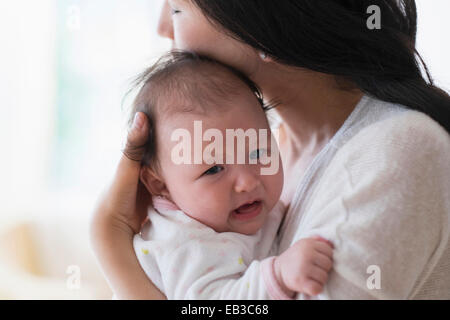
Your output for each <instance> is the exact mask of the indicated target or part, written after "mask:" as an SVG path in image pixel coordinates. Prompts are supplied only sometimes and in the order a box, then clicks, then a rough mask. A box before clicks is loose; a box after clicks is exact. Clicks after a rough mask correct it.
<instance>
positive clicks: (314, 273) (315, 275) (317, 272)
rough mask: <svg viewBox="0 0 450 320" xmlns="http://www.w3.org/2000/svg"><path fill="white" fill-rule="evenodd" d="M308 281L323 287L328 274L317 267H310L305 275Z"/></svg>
mask: <svg viewBox="0 0 450 320" xmlns="http://www.w3.org/2000/svg"><path fill="white" fill-rule="evenodd" d="M307 278H308V279H309V280H315V281H317V282H318V283H320V284H321V285H325V284H326V283H327V280H328V272H326V271H325V270H323V269H322V268H319V267H316V266H314V267H312V268H311V270H309V272H308V274H307Z"/></svg>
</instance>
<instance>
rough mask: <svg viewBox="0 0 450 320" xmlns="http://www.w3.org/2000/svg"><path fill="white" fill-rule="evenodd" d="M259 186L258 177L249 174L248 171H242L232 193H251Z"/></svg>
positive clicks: (251, 173)
mask: <svg viewBox="0 0 450 320" xmlns="http://www.w3.org/2000/svg"><path fill="white" fill-rule="evenodd" d="M260 184H261V181H260V180H259V177H258V176H256V175H255V173H253V172H250V170H242V171H241V172H240V173H239V174H238V176H237V178H236V182H235V184H234V191H236V192H238V193H239V192H251V191H253V190H255V189H256V188H258V186H259V185H260Z"/></svg>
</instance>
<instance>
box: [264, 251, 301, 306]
mask: <svg viewBox="0 0 450 320" xmlns="http://www.w3.org/2000/svg"><path fill="white" fill-rule="evenodd" d="M274 263H275V257H270V258H267V259H265V260H263V261H261V265H260V268H261V274H262V277H263V280H264V283H265V285H266V289H267V293H268V294H269V296H270V298H271V299H273V300H294V299H293V298H291V297H289V296H288V295H287V294H286V293H285V292H284V291H283V289H281V286H280V284H279V283H278V280H277V278H276V276H275V267H274Z"/></svg>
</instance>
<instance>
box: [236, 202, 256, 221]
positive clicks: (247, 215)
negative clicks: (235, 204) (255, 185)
mask: <svg viewBox="0 0 450 320" xmlns="http://www.w3.org/2000/svg"><path fill="white" fill-rule="evenodd" d="M261 209H262V202H261V201H259V200H257V201H253V202H252V203H247V204H244V205H242V206H240V207H239V208H237V209H235V210H234V211H233V216H234V217H235V218H236V219H239V220H247V219H251V218H254V217H256V216H257V215H259V214H260V213H261Z"/></svg>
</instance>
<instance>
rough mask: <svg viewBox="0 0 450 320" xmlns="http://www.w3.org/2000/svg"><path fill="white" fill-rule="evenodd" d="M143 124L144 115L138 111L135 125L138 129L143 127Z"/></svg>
mask: <svg viewBox="0 0 450 320" xmlns="http://www.w3.org/2000/svg"><path fill="white" fill-rule="evenodd" d="M143 125H144V120H143V119H142V116H141V115H140V114H139V113H136V115H135V116H134V121H133V127H134V128H137V129H142V126H143Z"/></svg>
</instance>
